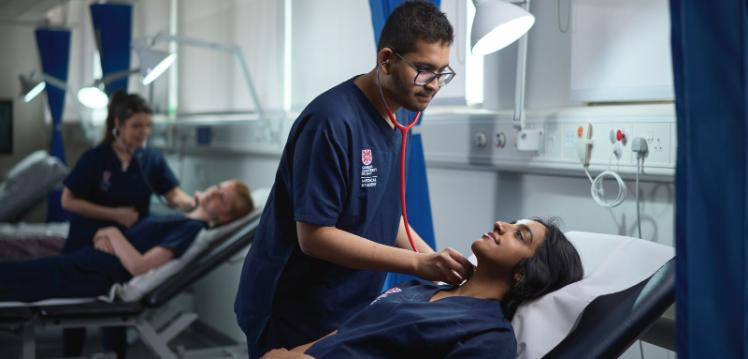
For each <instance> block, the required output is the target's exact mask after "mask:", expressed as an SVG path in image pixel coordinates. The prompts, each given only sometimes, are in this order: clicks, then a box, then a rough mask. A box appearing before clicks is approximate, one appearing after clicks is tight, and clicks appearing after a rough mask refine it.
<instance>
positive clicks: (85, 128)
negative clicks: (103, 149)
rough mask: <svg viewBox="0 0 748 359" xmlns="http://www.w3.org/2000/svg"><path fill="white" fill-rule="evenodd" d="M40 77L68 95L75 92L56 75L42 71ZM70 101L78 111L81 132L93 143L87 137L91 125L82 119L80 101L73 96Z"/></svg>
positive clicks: (90, 140)
mask: <svg viewBox="0 0 748 359" xmlns="http://www.w3.org/2000/svg"><path fill="white" fill-rule="evenodd" d="M42 79H43V80H44V81H45V82H46V83H48V84H50V85H52V86H54V87H57V88H58V89H61V90H63V91H65V92H66V93H67V94H70V96H73V94H74V93H75V91H73V88H72V87H70V86H69V85H68V84H67V82H65V81H62V80H60V79H58V78H57V77H54V76H52V75H50V74H47V73H43V74H42ZM71 102H72V103H73V106H74V107H75V112H77V113H78V117H79V120H78V121H79V122H80V124H81V127H82V128H83V133H84V136H85V137H86V140H88V141H89V142H91V143H93V140H92V139H90V138H89V137H88V130H90V129H91V128H92V127H89V123H87V122H86V121H85V120H84V119H83V114H84V113H85V112H84V109H83V106H81V104H80V102H78V100H76V99H75V98H73V101H71Z"/></svg>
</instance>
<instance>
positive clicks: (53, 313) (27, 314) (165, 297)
mask: <svg viewBox="0 0 748 359" xmlns="http://www.w3.org/2000/svg"><path fill="white" fill-rule="evenodd" d="M260 213H261V210H255V211H254V212H252V213H251V214H250V215H248V216H246V217H244V218H242V219H239V220H236V221H234V222H232V223H229V224H227V225H224V226H221V227H218V228H217V229H218V230H219V232H217V233H211V232H210V231H213V230H206V232H205V233H208V234H207V235H205V236H204V237H201V235H203V234H204V233H203V232H201V234H198V237H197V238H196V240H195V241H194V242H193V243H192V244H191V245H190V247H189V248H188V249H187V251H186V252H185V253H184V254H183V255H182V256H181V257H180V258H178V259H176V260H172V261H171V262H169V263H167V264H165V265H164V266H161V267H159V268H157V269H155V270H153V271H151V272H149V273H146V274H144V275H142V276H138V277H135V278H133V279H131V280H130V281H129V282H128V283H126V284H124V285H120V284H115V285H114V286H113V287H112V290H111V291H110V293H109V295H108V296H102V297H99V298H80V299H52V300H44V301H39V302H35V303H19V302H3V303H0V327H5V328H9V329H11V330H13V331H15V332H16V333H18V334H19V336H20V337H21V338H22V349H21V358H23V359H30V358H35V357H36V345H35V330H36V329H40V328H51V327H56V328H70V327H106V326H127V327H133V328H135V330H136V331H137V332H138V334H139V336H140V339H141V340H142V341H143V342H144V343H145V344H146V345H147V346H148V347H149V348H150V349H152V350H153V351H154V352H155V353H156V355H158V356H159V357H161V358H165V359H168V358H178V357H181V358H219V357H241V356H246V346H245V345H236V346H233V347H223V348H208V349H201V350H189V351H188V350H183V349H179V350H178V351H177V352H175V351H173V350H172V349H171V348H170V347H169V346H168V343H169V341H171V340H172V339H173V338H175V337H176V336H177V335H178V334H180V333H181V332H182V331H184V330H185V329H186V328H187V327H188V326H189V325H190V324H191V323H192V322H194V321H195V320H196V319H197V314H195V313H183V312H179V311H177V312H173V311H171V312H170V311H169V310H168V308H167V305H166V304H167V303H168V302H169V301H170V300H171V299H173V298H174V297H175V296H177V295H178V294H180V293H182V292H183V291H184V290H185V289H187V288H189V287H190V286H192V285H193V284H195V283H196V282H197V281H198V280H199V279H200V278H202V277H203V276H205V275H206V274H208V273H210V272H211V271H212V270H214V269H215V268H216V267H218V266H219V265H221V264H223V263H225V262H227V261H228V260H229V259H230V258H232V257H234V256H236V255H237V254H239V253H240V252H241V251H242V250H243V249H245V248H246V247H247V246H248V245H249V244H250V243H251V241H252V238H253V237H254V233H255V229H256V227H257V224H258V223H259V219H260ZM222 227H229V228H222ZM162 309H165V310H162Z"/></svg>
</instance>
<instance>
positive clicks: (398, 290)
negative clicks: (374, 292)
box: [370, 287, 403, 305]
mask: <svg viewBox="0 0 748 359" xmlns="http://www.w3.org/2000/svg"><path fill="white" fill-rule="evenodd" d="M402 291H403V290H402V289H400V288H398V287H392V288H390V289H388V290H387V291H386V292H384V293H382V294H380V295H379V296H378V297H377V299H374V301H372V302H371V304H374V303H376V302H378V301H380V300H382V299H384V298H387V297H388V296H390V295H392V294H395V293H400V292H402ZM371 304H370V305H371Z"/></svg>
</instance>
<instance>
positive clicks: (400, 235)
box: [395, 217, 434, 253]
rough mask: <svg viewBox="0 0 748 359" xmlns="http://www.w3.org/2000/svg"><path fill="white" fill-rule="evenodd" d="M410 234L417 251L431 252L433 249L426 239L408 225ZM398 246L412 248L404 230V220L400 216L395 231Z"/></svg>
mask: <svg viewBox="0 0 748 359" xmlns="http://www.w3.org/2000/svg"><path fill="white" fill-rule="evenodd" d="M410 234H411V235H412V236H413V243H414V244H415V246H416V249H418V252H419V253H433V252H434V249H433V248H431V246H429V245H428V244H427V243H426V241H424V240H423V238H421V236H420V235H419V234H418V233H417V232H416V230H415V229H414V228H413V227H412V226H410ZM395 243H396V244H397V246H398V247H400V248H404V249H408V250H411V251H412V250H413V248H412V247H411V245H410V241H409V240H408V234H407V233H406V232H405V221H404V220H403V219H402V217H400V226H399V227H398V231H397V239H396V241H395Z"/></svg>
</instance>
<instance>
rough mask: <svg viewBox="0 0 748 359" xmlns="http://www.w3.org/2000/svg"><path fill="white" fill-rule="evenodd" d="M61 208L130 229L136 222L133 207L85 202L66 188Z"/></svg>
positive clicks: (63, 191) (136, 213) (136, 215)
mask: <svg viewBox="0 0 748 359" xmlns="http://www.w3.org/2000/svg"><path fill="white" fill-rule="evenodd" d="M61 204H62V208H65V209H66V210H68V211H70V212H73V213H75V214H78V215H81V216H83V217H88V218H93V219H105V220H109V221H114V222H117V223H119V224H121V225H123V226H125V227H130V226H132V225H133V224H135V222H137V221H138V211H136V210H135V207H107V206H101V205H98V204H95V203H93V202H89V201H86V200H84V199H81V198H78V197H76V196H75V194H74V193H73V191H71V190H70V189H68V188H67V187H65V188H63V190H62V201H61Z"/></svg>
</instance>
